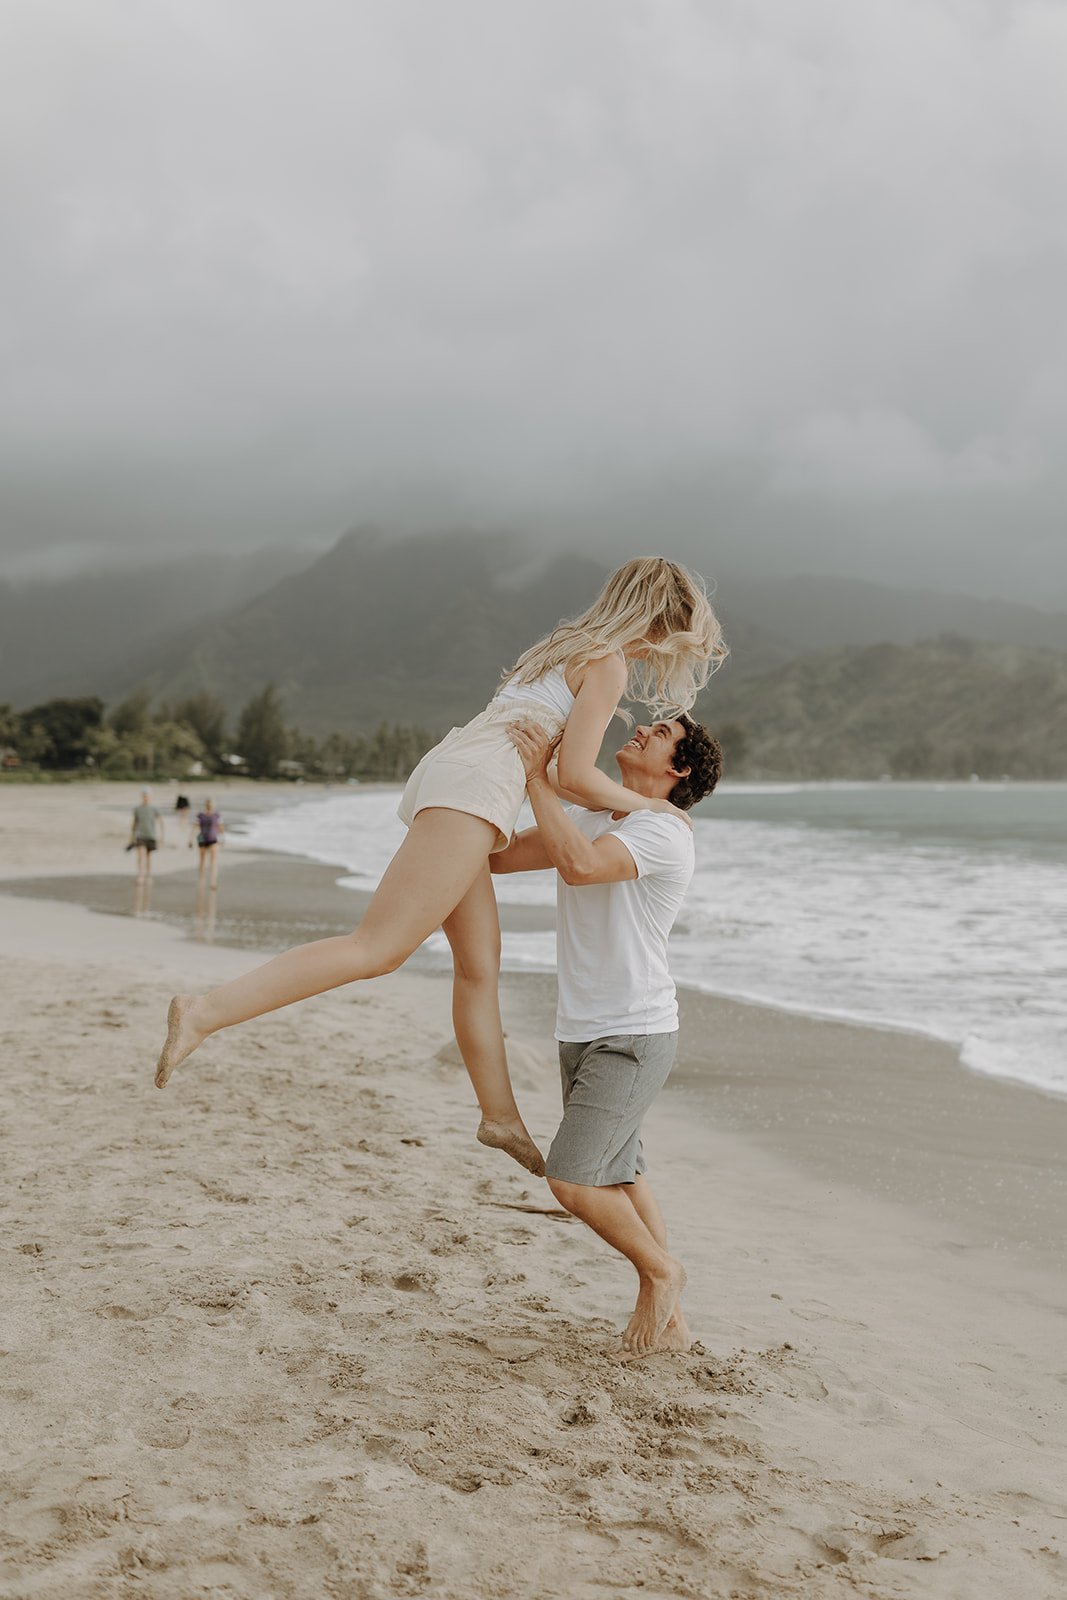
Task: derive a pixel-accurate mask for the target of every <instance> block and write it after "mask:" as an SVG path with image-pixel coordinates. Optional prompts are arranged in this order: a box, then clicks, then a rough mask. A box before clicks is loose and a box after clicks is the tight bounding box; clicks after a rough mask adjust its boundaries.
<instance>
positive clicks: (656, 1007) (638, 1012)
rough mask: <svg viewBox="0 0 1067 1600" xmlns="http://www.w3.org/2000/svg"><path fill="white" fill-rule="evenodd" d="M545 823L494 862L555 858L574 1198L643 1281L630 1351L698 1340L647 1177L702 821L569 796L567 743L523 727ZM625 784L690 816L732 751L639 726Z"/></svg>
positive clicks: (660, 725)
mask: <svg viewBox="0 0 1067 1600" xmlns="http://www.w3.org/2000/svg"><path fill="white" fill-rule="evenodd" d="M509 732H510V735H511V739H512V742H513V743H514V745H515V746H516V748H517V749H518V751H519V754H520V756H521V757H522V762H523V766H524V768H525V770H526V779H527V793H528V794H529V797H530V804H531V806H532V807H533V813H534V818H535V820H536V824H537V826H536V827H534V828H531V829H529V830H527V831H526V832H525V833H522V834H519V835H517V837H516V838H515V839H513V840H512V843H511V845H510V847H509V848H508V849H507V850H505V851H502V852H500V853H499V854H497V855H494V856H491V857H490V864H491V867H492V870H493V871H494V872H534V871H537V870H538V869H543V868H545V867H555V868H556V871H557V872H558V874H559V879H558V881H557V897H556V906H557V917H556V928H557V952H558V959H557V965H558V969H559V970H558V982H559V1005H558V1010H557V1016H556V1039H557V1041H558V1042H559V1059H560V1073H561V1077H562V1083H563V1107H564V1109H563V1121H562V1122H561V1123H560V1126H559V1131H558V1133H557V1134H556V1137H555V1139H554V1140H553V1141H552V1148H551V1149H550V1151H549V1153H548V1160H547V1162H546V1172H547V1177H548V1183H549V1187H550V1188H551V1190H552V1193H553V1194H554V1195H555V1197H556V1199H557V1200H558V1201H559V1203H560V1205H562V1206H564V1207H565V1208H566V1210H568V1211H569V1212H571V1214H572V1215H573V1216H576V1217H579V1218H580V1219H581V1220H582V1221H583V1222H585V1223H587V1224H588V1225H589V1227H590V1228H592V1229H593V1231H594V1232H595V1233H598V1234H599V1235H600V1237H601V1238H602V1239H604V1240H605V1241H606V1242H607V1243H608V1244H610V1245H611V1246H612V1247H613V1248H614V1249H616V1250H618V1251H619V1252H620V1254H622V1255H624V1256H625V1257H626V1258H627V1260H628V1261H630V1262H631V1263H632V1265H633V1266H634V1268H635V1269H636V1272H637V1276H638V1284H639V1288H638V1295H637V1304H636V1306H635V1307H634V1312H633V1315H632V1316H631V1318H630V1321H629V1323H628V1325H627V1328H626V1331H625V1333H624V1334H623V1346H624V1349H625V1351H626V1352H627V1354H628V1355H630V1356H643V1355H647V1354H649V1353H650V1352H651V1351H653V1350H680V1351H684V1350H688V1349H689V1347H690V1344H691V1342H692V1341H691V1338H690V1333H689V1329H688V1328H687V1326H686V1322H685V1318H684V1316H683V1315H682V1307H681V1293H682V1288H683V1286H684V1284H685V1269H684V1268H683V1267H682V1265H681V1263H680V1262H679V1261H677V1260H675V1258H674V1257H673V1256H672V1255H671V1254H670V1253H669V1251H668V1250H667V1230H666V1228H665V1226H664V1223H663V1216H662V1213H661V1212H660V1208H659V1205H658V1203H657V1201H656V1197H655V1195H654V1194H653V1192H652V1189H651V1186H650V1185H649V1182H648V1180H647V1178H646V1177H645V1176H644V1171H645V1163H644V1157H643V1153H642V1148H641V1123H642V1120H643V1118H644V1114H645V1112H646V1111H647V1110H648V1107H649V1106H650V1105H651V1103H652V1101H653V1100H654V1098H655V1096H656V1094H657V1093H658V1091H659V1090H660V1089H661V1088H662V1086H663V1084H664V1083H665V1082H666V1080H667V1075H668V1073H669V1072H670V1070H671V1067H672V1066H673V1064H674V1057H675V1051H676V1047H677V1040H678V1001H677V995H676V992H675V987H674V982H673V980H672V978H671V975H670V971H669V969H668V966H667V939H668V936H669V934H670V931H671V928H672V926H673V924H674V920H675V917H676V916H677V914H678V909H679V907H680V906H681V903H682V899H683V897H684V895H685V891H686V889H687V888H688V886H689V881H690V879H691V878H692V876H693V864H694V856H693V830H692V827H691V825H690V824H689V822H688V821H687V820H686V819H685V818H684V817H680V816H678V815H677V814H676V813H672V812H653V811H634V812H631V813H629V814H615V813H613V812H608V811H586V810H584V809H583V808H582V807H580V806H564V805H563V804H562V803H561V801H560V799H559V796H558V795H557V793H556V791H555V789H554V788H553V786H552V783H551V781H550V779H549V776H548V764H549V760H550V758H551V755H552V747H551V745H550V743H549V740H548V738H547V735H546V734H545V733H544V731H543V730H542V729H541V728H539V727H537V726H536V725H533V724H529V723H515V724H512V725H511V727H510V729H509ZM615 759H616V761H617V763H618V766H619V770H620V774H621V777H622V781H623V783H624V784H625V785H626V786H627V788H629V789H634V790H636V791H637V792H638V793H639V794H644V795H648V796H649V797H652V798H656V799H660V800H668V801H670V803H671V804H672V805H674V806H676V807H678V808H679V809H680V810H682V811H688V810H689V808H690V807H691V806H693V805H695V804H696V802H697V801H698V800H702V799H703V798H704V797H705V795H708V794H710V793H711V792H712V790H713V789H714V787H715V785H716V783H717V782H718V780H719V777H720V776H721V773H722V751H721V750H720V748H719V745H718V743H717V742H716V740H714V739H713V738H712V737H711V735H710V734H709V733H708V732H707V730H706V729H705V728H702V727H701V726H700V725H699V723H695V722H693V721H692V720H691V719H690V718H689V717H680V718H678V719H676V720H674V721H668V722H657V723H654V724H653V725H652V726H650V727H644V726H642V727H638V728H637V729H635V731H634V734H633V736H632V738H631V739H630V740H629V741H628V742H627V743H626V744H625V745H624V746H623V747H622V749H621V750H620V751H619V752H618V754H617V755H616V757H615Z"/></svg>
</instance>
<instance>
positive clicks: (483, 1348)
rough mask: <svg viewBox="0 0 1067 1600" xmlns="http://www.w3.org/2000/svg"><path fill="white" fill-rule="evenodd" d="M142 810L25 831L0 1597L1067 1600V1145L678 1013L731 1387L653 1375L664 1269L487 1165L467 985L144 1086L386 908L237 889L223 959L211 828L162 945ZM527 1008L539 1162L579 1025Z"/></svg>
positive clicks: (3, 818) (529, 1000) (1012, 1090)
mask: <svg viewBox="0 0 1067 1600" xmlns="http://www.w3.org/2000/svg"><path fill="white" fill-rule="evenodd" d="M190 792H191V794H192V797H193V798H194V800H195V799H197V793H196V791H195V790H193V791H190ZM213 792H215V793H216V796H217V798H219V799H220V802H221V803H222V806H223V809H224V810H226V809H230V810H231V811H239V810H240V809H242V808H244V807H251V806H256V805H261V804H271V803H277V802H278V801H279V799H284V798H288V797H289V796H287V795H286V794H285V792H284V790H282V789H281V788H274V787H273V786H271V787H269V788H266V787H257V786H255V785H250V784H246V785H243V786H240V788H238V786H233V787H232V788H228V789H222V788H219V789H216V790H214V791H213ZM301 793H302V796H304V797H307V795H308V793H309V790H308V789H307V788H305V789H303V790H302V791H301ZM135 798H136V795H135V793H134V791H133V790H132V789H131V787H130V786H128V785H97V786H89V785H74V784H70V785H55V786H38V785H34V786H10V787H3V788H0V879H2V880H4V884H2V885H0V948H2V950H3V956H4V965H5V976H6V982H5V985H4V992H3V999H2V1002H0V1008H2V1009H0V1051H2V1060H3V1076H2V1087H0V1139H2V1153H3V1163H4V1171H5V1173H6V1174H7V1177H8V1182H7V1191H8V1215H7V1219H6V1227H5V1248H4V1260H5V1292H4V1296H3V1303H2V1305H3V1309H2V1316H0V1430H2V1437H3V1439H4V1441H5V1449H4V1457H3V1461H2V1464H0V1505H2V1533H0V1592H2V1593H3V1594H5V1595H11V1596H13V1597H16V1600H31V1597H34V1600H36V1597H38V1596H42V1597H55V1600H59V1597H63V1600H68V1597H71V1600H72V1597H81V1596H85V1597H96V1596H100V1597H109V1600H110V1597H123V1600H125V1597H127V1596H150V1597H153V1600H155V1597H159V1600H171V1597H173V1600H185V1597H187V1596H193V1595H221V1596H235V1597H249V1600H259V1597H263V1596H283V1597H289V1596H292V1597H304V1596H309V1597H310V1596H315V1597H318V1596H336V1597H345V1600H347V1597H354V1600H387V1597H393V1596H429V1597H440V1600H466V1597H472V1600H473V1597H477V1600H481V1597H483V1596H484V1597H486V1600H489V1597H501V1600H527V1597H530V1600H532V1597H534V1596H538V1597H559V1600H594V1597H595V1600H604V1597H609V1600H613V1597H616V1596H618V1597H620V1600H621V1597H628V1596H631V1595H636V1594H640V1595H642V1596H646V1597H649V1600H665V1597H667V1596H671V1597H674V1596H686V1597H698V1600H703V1597H708V1600H713V1597H714V1600H720V1597H721V1600H771V1597H778V1596H782V1597H797V1600H801V1597H803V1600H822V1597H827V1600H829V1597H835V1596H836V1597H839V1596H842V1595H858V1596H864V1597H869V1600H890V1597H893V1600H911V1597H917V1600H921V1597H927V1596H929V1597H938V1600H985V1597H987V1596H988V1597H989V1600H1054V1597H1056V1596H1060V1595H1062V1594H1063V1593H1064V1592H1065V1589H1067V1554H1065V1551H1064V1539H1065V1537H1067V1506H1065V1495H1064V1489H1063V1485H1064V1483H1065V1482H1067V1427H1065V1421H1064V1397H1065V1392H1067V1388H1065V1386H1067V1360H1065V1357H1064V1349H1065V1337H1064V1330H1065V1327H1067V1323H1065V1321H1064V1317H1065V1314H1067V1291H1065V1285H1064V1273H1063V1267H1064V1238H1065V1237H1067V1228H1065V1223H1067V1155H1065V1153H1064V1152H1065V1151H1067V1101H1064V1100H1059V1099H1055V1098H1054V1097H1052V1096H1048V1095H1044V1094H1041V1093H1039V1092H1037V1091H1032V1090H1029V1089H1026V1088H1022V1087H1019V1086H1015V1085H1010V1084H1004V1083H1000V1082H997V1081H995V1080H992V1079H983V1078H980V1077H978V1076H976V1075H973V1074H970V1073H967V1072H965V1071H964V1070H963V1069H962V1068H961V1067H960V1066H959V1065H958V1063H957V1062H956V1060H955V1056H954V1052H953V1051H952V1050H951V1049H949V1048H948V1047H947V1046H942V1045H939V1044H937V1043H935V1042H933V1041H930V1040H927V1039H923V1038H921V1037H918V1036H912V1035H906V1034H899V1033H892V1032H889V1031H878V1030H870V1029H864V1028H859V1027H852V1026H844V1025H840V1024H830V1023H822V1022H816V1021H808V1020H805V1019H802V1018H798V1017H795V1016H791V1015H788V1014H786V1013H778V1012H773V1011H769V1010H762V1009H760V1008H756V1007H751V1006H742V1005H738V1004H736V1003H734V1002H729V1001H718V1000H713V999H710V998H709V997H707V996H697V995H687V996H685V997H684V1004H683V1021H682V1036H681V1054H680V1062H679V1067H678V1069H677V1071H676V1074H675V1077H674V1079H673V1080H672V1083H671V1084H670V1085H669V1086H668V1089H667V1090H666V1091H665V1093H664V1095H663V1096H662V1097H661V1100H660V1101H659V1103H658V1104H657V1107H656V1108H655V1111H654V1113H653V1115H652V1116H651V1117H650V1119H649V1123H648V1126H647V1139H646V1143H647V1146H648V1152H649V1158H650V1174H651V1176H652V1177H653V1180H654V1182H655V1183H656V1186H657V1189H658V1191H659V1192H660V1195H661V1198H662V1200H663V1203H664V1209H665V1211H666V1213H667V1216H668V1221H669V1222H670V1223H671V1225H672V1248H673V1249H674V1250H675V1251H676V1253H677V1254H678V1255H680V1257H681V1258H682V1259H683V1260H684V1261H685V1263H686V1265H687V1267H688V1269H689V1274H690V1288H689V1290H688V1292H687V1314H688V1317H689V1321H690V1323H691V1325H692V1327H693V1331H694V1334H695V1336H696V1338H697V1340H698V1341H699V1343H698V1344H697V1345H696V1346H695V1347H694V1349H693V1351H692V1352H691V1353H690V1354H688V1355H686V1356H656V1357H652V1358H650V1359H648V1360H646V1361H644V1362H642V1363H638V1364H633V1365H620V1364H618V1363H617V1362H616V1361H614V1360H613V1359H612V1358H611V1352H612V1350H613V1348H614V1346H615V1344H616V1342H617V1335H618V1330H619V1329H620V1328H621V1326H622V1325H623V1323H624V1322H625V1320H626V1316H627V1315H628V1312H629V1309H630V1306H631V1304H632V1298H633V1291H634V1285H633V1283H632V1281H631V1278H632V1275H631V1274H630V1270H629V1268H628V1267H627V1266H626V1265H625V1263H623V1262H621V1261H619V1260H618V1259H617V1258H614V1257H613V1256H612V1255H611V1254H610V1253H609V1251H608V1250H607V1249H606V1247H604V1246H603V1245H602V1244H601V1243H600V1241H598V1240H597V1239H595V1238H594V1237H593V1236H592V1235H591V1234H589V1233H588V1232H586V1231H585V1230H584V1229H583V1228H582V1227H581V1226H580V1225H579V1224H578V1223H576V1222H574V1221H572V1220H571V1219H570V1218H568V1217H567V1216H566V1215H565V1214H563V1213H561V1212H560V1211H559V1210H558V1208H557V1207H556V1206H555V1204H554V1202H553V1199H552V1196H551V1195H550V1193H549V1191H548V1190H547V1188H546V1186H545V1185H544V1184H543V1183H541V1182H538V1181H537V1180H533V1179H531V1178H530V1177H529V1176H528V1175H527V1174H525V1173H523V1172H522V1171H521V1170H520V1169H519V1168H517V1167H515V1166H513V1165H512V1164H510V1163H509V1162H508V1161H507V1159H506V1158H504V1157H503V1156H500V1155H499V1154H497V1153H495V1152H490V1151H486V1150H484V1149H482V1148H481V1147H480V1146H479V1145H477V1144H476V1143H475V1141H474V1137H473V1134H474V1128H475V1125H476V1122H477V1117H476V1112H475V1107H474V1101H473V1095H472V1093H471V1091H470V1088H469V1085H468V1083H467V1080H466V1076H465V1074H464V1072H463V1069H462V1067H461V1066H460V1065H459V1064H458V1058H457V1057H456V1054H455V1050H454V1046H453V1045H452V1044H451V1027H450V1021H449V984H448V980H447V975H446V974H443V973H441V972H439V971H435V970H432V969H431V968H430V967H428V966H425V967H418V966H416V965H412V966H410V967H409V968H408V969H405V970H404V971H403V972H401V973H398V974H395V975H393V976H391V977H389V978H387V979H381V980H378V981H376V982H374V983H372V984H367V985H363V986H360V987H358V988H352V989H348V990H343V991H339V992H337V993H335V994H332V995H329V996H326V997H322V998H320V999H318V1000H314V1001H309V1002H306V1003H304V1004H303V1005H301V1006H299V1007H296V1008H292V1009H291V1010H289V1011H285V1012H281V1013H277V1014H275V1015H273V1016H269V1017H266V1018H263V1019H260V1020H259V1021H257V1022H255V1023H252V1024H249V1025H248V1026H247V1027H245V1028H242V1029H240V1030H237V1031H235V1032H232V1033H229V1034H222V1035H219V1036H217V1037H216V1038H214V1039H212V1040H210V1041H208V1043H207V1044H206V1045H205V1046H204V1047H203V1048H202V1050H201V1051H200V1052H199V1053H198V1055H197V1056H196V1057H195V1058H194V1059H193V1060H192V1061H191V1062H190V1063H189V1064H188V1065H187V1066H185V1067H183V1068H182V1069H180V1070H179V1072H178V1073H177V1074H176V1076H175V1078H174V1080H173V1082H172V1084H171V1085H170V1087H169V1088H168V1089H167V1090H166V1091H165V1092H164V1093H162V1094H161V1093H160V1092H159V1091H157V1090H156V1089H155V1088H154V1087H153V1085H152V1069H153V1067H154V1062H155V1056H156V1053H157V1050H158V1047H159V1043H160V1039H161V1030H162V1018H163V1015H164V1011H165V1005H166V1000H167V998H168V996H169V995H170V993H171V992H172V991H173V990H174V988H176V987H179V986H182V985H188V986H191V987H202V986H206V985H207V984H209V983H211V982H215V981H218V980H219V979H220V978H223V977H228V976H230V975H232V974H234V973H236V972H239V971H242V970H245V969H246V968H247V967H248V965H249V964H250V963H251V961H252V960H253V959H254V957H253V956H252V955H251V954H250V950H251V949H252V948H261V949H273V948H277V947H278V946H279V944H281V943H288V942H293V941H295V940H296V939H301V938H307V937H314V936H316V934H317V933H320V932H332V931H335V927H336V926H339V925H344V913H345V910H346V908H347V907H348V906H352V907H354V908H355V909H356V912H357V914H358V905H359V897H358V896H355V895H353V894H352V893H351V892H350V891H346V890H337V889H336V888H335V887H334V885H333V879H334V877H335V876H336V874H334V873H333V872H332V871H331V869H329V868H322V867H316V866H314V865H313V864H311V863H304V862H296V861H292V860H287V859H285V858H280V857H264V856H258V855H254V854H252V853H251V852H247V853H244V854H243V855H242V854H239V853H238V852H233V853H231V854H229V855H227V856H226V857H225V858H224V861H223V868H222V884H221V888H220V891H219V904H218V913H217V918H216V920H215V922H214V925H213V927H212V929H211V933H212V937H213V940H214V942H212V943H207V942H205V939H204V935H205V931H206V930H205V928H204V926H203V924H202V923H201V925H200V927H199V928H198V927H197V922H196V917H195V913H194V912H193V911H192V910H191V909H190V906H191V899H192V898H193V897H194V896H195V882H194V878H195V874H193V875H191V874H190V866H189V854H190V853H189V852H188V851H187V850H185V848H184V840H182V841H181V843H180V844H179V843H178V840H179V834H178V830H177V829H176V828H175V830H174V834H173V838H174V841H175V842H174V843H173V844H170V843H169V842H168V844H166V845H165V847H164V849H162V850H161V851H160V852H158V856H157V862H156V870H157V872H158V873H159V874H160V882H159V884H158V885H157V886H156V889H155V891H154V894H155V899H154V901H153V907H152V915H151V916H149V917H146V916H141V917H134V916H133V915H131V911H132V909H133V902H132V865H131V862H130V858H129V857H123V855H122V845H123V843H124V840H125V837H126V836H127V834H128V827H129V821H128V819H129V806H130V804H132V802H133V800H134V799H135ZM158 799H159V803H160V805H161V807H162V808H165V809H167V808H169V806H170V805H172V804H173V798H172V795H169V794H168V793H167V792H166V791H161V792H160V795H159V797H158ZM168 820H169V819H168ZM124 874H125V875H124ZM338 896H341V897H342V898H341V899H340V900H339V899H338V898H337V897H338ZM198 933H199V935H200V937H199V938H198V937H196V935H197V934H198ZM190 935H192V937H190ZM503 999H504V1013H505V1022H506V1026H507V1029H508V1035H509V1053H510V1056H511V1059H512V1067H513V1075H514V1077H515V1081H516V1086H517V1092H518V1095H519V1099H520V1103H521V1104H522V1106H523V1110H524V1113H525V1114H526V1117H527V1121H528V1123H529V1125H530V1127H531V1130H532V1131H533V1132H534V1134H535V1137H537V1138H538V1140H539V1142H541V1143H542V1145H544V1144H546V1143H547V1141H548V1139H549V1138H550V1136H551V1133H552V1131H553V1129H554V1127H555V1122H556V1119H557V1103H558V1078H557V1071H556V1066H555V1052H554V1047H553V1044H552V1040H551V1015H552V986H551V984H550V983H549V982H547V981H546V980H545V979H544V978H542V977H530V978H518V977H509V978H508V979H507V980H506V982H505V984H504V986H503Z"/></svg>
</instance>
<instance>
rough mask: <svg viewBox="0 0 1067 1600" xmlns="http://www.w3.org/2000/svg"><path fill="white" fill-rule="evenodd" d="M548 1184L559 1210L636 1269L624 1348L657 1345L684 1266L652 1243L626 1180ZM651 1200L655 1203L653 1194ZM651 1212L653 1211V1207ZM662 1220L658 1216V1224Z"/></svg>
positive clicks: (643, 1349) (636, 1351)
mask: <svg viewBox="0 0 1067 1600" xmlns="http://www.w3.org/2000/svg"><path fill="white" fill-rule="evenodd" d="M548 1186H549V1188H550V1189H551V1190H552V1193H553V1194H554V1195H555V1197H556V1199H557V1200H558V1201H559V1203H560V1205H561V1206H563V1207H564V1209H565V1210H567V1211H569V1212H570V1213H571V1215H572V1216H575V1217H578V1218H579V1219H580V1220H581V1221H582V1222H584V1223H586V1224H587V1226H588V1227H590V1228H592V1230H593V1232H594V1233H596V1234H599V1235H600V1237H601V1238H602V1239H603V1240H604V1242H605V1243H606V1244H610V1245H611V1247H612V1249H613V1250H617V1251H618V1252H619V1254H620V1255H623V1256H625V1257H626V1259H627V1261H629V1262H630V1263H631V1265H632V1266H633V1268H634V1270H635V1271H636V1273H637V1276H638V1280H639V1283H640V1288H639V1290H638V1296H637V1305H636V1307H635V1309H634V1314H633V1316H632V1317H631V1318H630V1322H629V1325H628V1327H627V1329H626V1332H625V1333H624V1334H623V1345H624V1347H625V1348H626V1349H627V1350H628V1351H630V1353H631V1354H633V1355H647V1354H648V1353H649V1352H650V1351H651V1350H654V1349H657V1348H662V1346H661V1344H660V1341H661V1339H662V1337H663V1334H664V1332H665V1330H666V1327H667V1324H668V1323H669V1322H670V1320H671V1318H672V1316H673V1315H674V1312H675V1307H676V1306H677V1304H678V1297H679V1295H680V1294H681V1292H682V1288H683V1286H684V1284H685V1268H684V1267H683V1266H682V1264H681V1262H680V1261H676V1260H675V1258H674V1257H673V1256H672V1255H670V1254H669V1253H668V1252H667V1250H666V1249H665V1248H664V1247H663V1246H662V1245H660V1244H659V1243H657V1241H656V1239H655V1237H654V1235H653V1234H652V1233H651V1232H650V1230H649V1228H648V1226H647V1224H646V1223H645V1221H644V1219H643V1218H642V1216H641V1214H640V1211H639V1210H638V1207H637V1205H636V1204H635V1203H633V1202H632V1201H631V1200H630V1199H629V1197H628V1196H627V1193H626V1190H627V1187H628V1185H626V1184H621V1183H620V1184H606V1185H604V1186H602V1187H601V1186H599V1185H598V1186H594V1185H592V1184H587V1183H566V1182H564V1181H563V1180H562V1179H559V1178H549V1180H548ZM646 1187H647V1186H646ZM652 1203H653V1206H655V1201H654V1199H653V1202H652ZM655 1211H656V1215H657V1216H658V1215H659V1208H658V1207H656V1208H655ZM662 1220H663V1219H662V1217H660V1218H659V1222H660V1227H661V1228H662ZM687 1348H688V1346H687Z"/></svg>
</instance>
